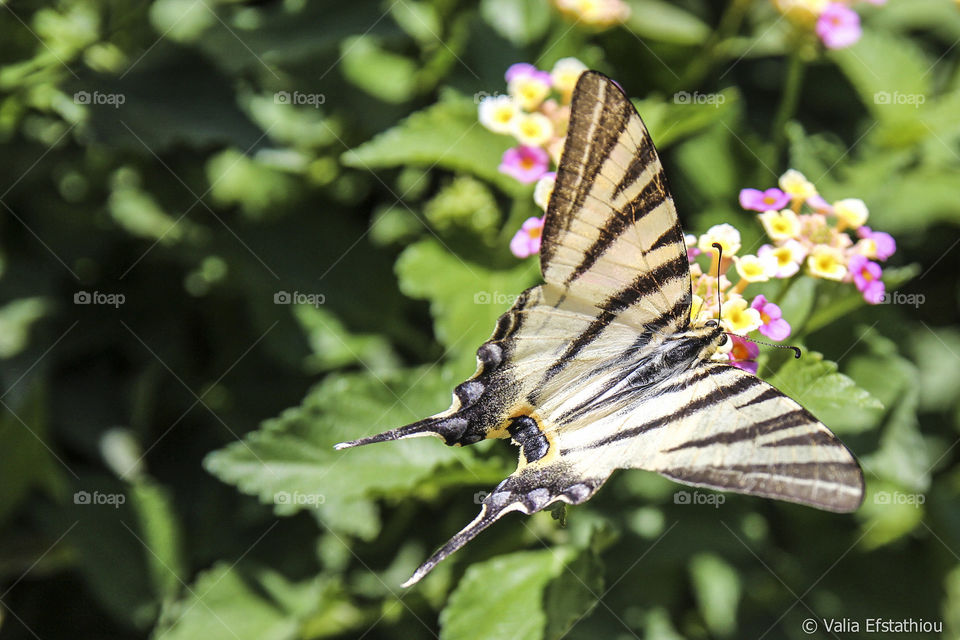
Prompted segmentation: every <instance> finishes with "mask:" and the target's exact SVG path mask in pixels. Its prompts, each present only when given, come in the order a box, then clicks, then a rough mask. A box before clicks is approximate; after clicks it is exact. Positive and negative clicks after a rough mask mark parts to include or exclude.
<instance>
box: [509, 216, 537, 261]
mask: <svg viewBox="0 0 960 640" xmlns="http://www.w3.org/2000/svg"><path fill="white" fill-rule="evenodd" d="M542 235H543V218H527V219H526V220H525V221H524V223H523V225H522V226H521V227H520V230H519V231H517V233H516V234H515V235H514V236H513V240H511V241H510V251H511V252H513V255H515V256H517V257H518V258H527V257H529V256H532V255H534V254H536V253H539V252H540V237H541V236H542Z"/></svg>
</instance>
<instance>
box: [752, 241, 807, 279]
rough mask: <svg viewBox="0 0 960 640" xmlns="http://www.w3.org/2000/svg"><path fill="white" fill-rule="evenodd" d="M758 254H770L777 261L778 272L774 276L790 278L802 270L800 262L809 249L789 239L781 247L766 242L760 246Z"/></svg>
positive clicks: (761, 255)
mask: <svg viewBox="0 0 960 640" xmlns="http://www.w3.org/2000/svg"><path fill="white" fill-rule="evenodd" d="M757 254H758V255H759V256H760V257H761V258H763V257H764V256H770V257H772V258H773V259H774V260H775V261H776V267H777V270H776V273H775V274H774V277H777V278H789V277H791V276H792V275H793V274H795V273H796V272H797V271H799V270H800V263H802V262H803V259H804V257H806V255H807V250H806V249H805V248H804V246H803V245H802V244H800V243H799V242H797V241H796V240H787V241H786V242H784V243H783V244H782V245H780V246H779V247H774V246H771V245H769V244H765V245H763V246H762V247H760V250H759V251H758V252H757Z"/></svg>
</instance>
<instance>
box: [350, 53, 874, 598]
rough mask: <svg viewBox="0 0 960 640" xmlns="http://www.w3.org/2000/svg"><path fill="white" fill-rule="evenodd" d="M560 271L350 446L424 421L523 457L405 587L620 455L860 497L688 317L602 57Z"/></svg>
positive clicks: (578, 107) (645, 142)
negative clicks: (394, 414)
mask: <svg viewBox="0 0 960 640" xmlns="http://www.w3.org/2000/svg"><path fill="white" fill-rule="evenodd" d="M540 267H541V271H542V272H543V278H544V281H545V284H542V285H539V286H535V287H533V288H531V289H528V290H527V291H525V292H523V293H522V294H521V295H520V296H519V297H518V299H517V301H516V303H515V304H514V305H513V307H512V308H511V309H510V310H509V311H507V312H506V313H505V314H503V315H502V316H501V317H500V318H499V319H498V320H497V325H496V328H495V330H494V332H493V335H492V336H491V337H490V339H489V340H488V341H487V342H485V343H483V344H482V345H481V346H480V348H479V349H478V350H477V362H478V367H477V371H476V373H475V374H474V375H473V377H472V378H470V379H469V380H467V381H466V382H463V383H462V384H460V385H458V386H457V387H456V388H455V389H454V395H453V404H452V406H451V407H450V408H449V409H448V410H447V411H444V412H443V413H439V414H437V415H434V416H431V417H429V418H425V419H423V420H420V421H418V422H414V423H413V424H409V425H407V426H403V427H399V428H397V429H393V430H390V431H387V432H385V433H381V434H379V435H375V436H371V437H367V438H362V439H360V440H354V441H352V442H344V443H340V444H338V445H337V448H338V449H343V448H348V447H355V446H358V445H365V444H370V443H374V442H384V441H389V440H396V439H399V438H411V437H417V436H435V437H440V438H442V439H443V440H444V442H445V443H446V444H448V445H453V446H464V445H470V444H474V443H476V442H479V441H480V440H484V439H486V438H510V439H511V440H512V441H513V443H514V444H516V445H517V446H518V447H519V449H520V452H519V458H520V459H519V463H518V466H517V470H516V471H514V472H513V473H512V474H511V475H510V476H509V477H507V478H506V479H505V480H504V481H503V482H501V483H500V484H499V485H497V487H496V488H495V489H493V491H491V492H490V493H489V494H488V495H487V496H486V498H484V500H483V501H482V503H481V506H480V514H479V515H478V516H477V517H476V518H475V519H474V520H473V521H472V522H471V523H470V524H468V525H467V526H466V527H465V528H464V529H463V530H461V531H460V532H459V533H457V534H456V535H455V536H453V538H451V539H450V540H449V541H448V542H447V543H446V544H445V545H443V547H441V548H440V549H439V550H438V551H437V552H436V553H434V554H433V555H432V556H431V557H430V558H429V559H428V560H426V562H424V563H423V565H421V566H420V568H419V569H417V571H416V572H415V573H414V575H413V576H412V577H411V578H410V579H409V580H408V581H407V582H406V583H405V584H404V586H410V585H412V584H414V583H416V582H417V581H419V580H420V579H422V578H423V577H424V576H425V575H426V574H427V573H428V572H430V571H431V570H432V569H433V568H434V567H435V566H436V565H437V564H438V563H439V562H440V561H442V560H443V559H444V558H446V557H447V556H449V555H450V554H452V553H453V552H455V551H456V550H458V549H460V548H461V547H462V546H463V545H465V544H466V543H467V542H469V541H470V540H472V539H473V538H474V537H475V536H476V535H477V534H479V533H480V532H481V531H483V530H484V529H486V528H487V527H489V526H490V525H491V524H493V523H494V522H496V521H497V520H499V519H500V518H501V517H503V516H504V515H505V514H507V513H509V512H511V511H520V512H522V513H525V514H528V515H529V514H533V513H535V512H537V511H540V510H541V509H543V508H545V507H547V506H548V505H551V504H553V503H556V502H565V503H567V504H571V505H575V504H580V503H582V502H584V501H586V500H588V499H589V498H590V497H591V496H593V495H594V494H595V493H596V492H597V490H598V489H600V487H601V486H602V485H603V483H604V482H606V480H607V479H608V478H609V477H610V475H611V474H612V473H613V471H614V470H616V469H646V470H649V471H655V472H657V473H660V474H662V475H664V476H666V477H667V478H670V479H672V480H675V481H677V482H681V483H684V484H688V485H693V486H698V487H709V488H712V489H719V490H727V491H735V492H738V493H744V494H750V495H756V496H763V497H768V498H777V499H781V500H787V501H790V502H797V503H801V504H806V505H810V506H813V507H817V508H820V509H825V510H829V511H837V512H849V511H853V510H855V509H856V508H857V507H858V506H859V505H860V503H861V502H862V501H863V492H864V483H863V473H862V472H861V470H860V467H859V465H858V464H857V461H856V459H855V458H854V456H853V455H852V454H851V452H850V451H849V450H848V449H847V448H846V447H845V446H844V445H843V444H842V443H841V442H840V441H839V440H838V439H837V437H836V436H834V435H833V434H832V433H831V432H830V431H829V430H828V429H827V428H826V427H825V426H824V425H823V424H821V423H820V422H819V421H818V420H817V419H816V418H815V417H814V416H813V415H812V414H811V413H810V412H808V411H807V410H806V409H804V408H803V407H801V406H800V405H799V404H798V403H797V402H795V401H794V400H791V399H790V398H789V397H787V396H786V395H784V394H783V393H781V392H780V391H779V390H777V389H776V388H774V387H773V386H772V385H770V384H768V383H766V382H764V381H763V380H761V379H760V378H758V377H756V376H754V375H752V374H750V373H747V372H746V371H743V370H741V369H738V368H736V367H733V366H730V365H729V364H725V363H722V362H720V361H718V360H716V359H713V358H712V357H711V356H712V355H713V354H714V353H715V352H716V351H717V349H718V347H720V346H721V345H722V344H723V343H724V341H725V340H727V339H729V338H728V336H727V335H726V333H725V332H724V329H723V327H722V326H721V325H719V323H717V322H716V321H715V320H708V321H706V322H705V323H700V324H697V323H694V322H693V321H692V320H691V304H692V294H691V278H690V267H689V260H688V258H687V250H686V246H685V244H684V238H683V233H682V231H681V228H680V224H679V221H678V219H677V213H676V209H675V207H674V203H673V197H672V196H671V195H670V191H669V189H668V188H667V182H666V178H665V176H664V171H663V167H662V165H661V163H660V159H659V157H658V155H657V151H656V149H655V148H654V146H653V142H652V141H651V139H650V135H649V133H648V132H647V129H646V127H645V126H644V124H643V121H642V120H641V119H640V116H639V115H638V114H637V111H636V109H635V108H634V107H633V105H632V104H631V102H630V100H629V99H628V98H627V97H626V95H624V93H623V91H622V90H621V89H620V88H619V86H618V85H617V84H616V83H614V82H613V81H612V80H610V79H609V78H607V77H606V76H605V75H603V74H601V73H599V72H596V71H586V72H584V73H583V74H582V75H581V76H580V78H579V80H578V81H577V84H576V88H575V89H574V93H573V99H572V105H571V114H570V124H569V128H568V133H567V138H566V142H565V145H564V149H563V153H562V155H561V159H560V164H559V168H558V170H557V177H556V184H555V186H554V190H553V193H552V195H551V197H550V201H549V205H548V208H547V212H546V216H545V219H544V226H543V236H542V243H541V249H540Z"/></svg>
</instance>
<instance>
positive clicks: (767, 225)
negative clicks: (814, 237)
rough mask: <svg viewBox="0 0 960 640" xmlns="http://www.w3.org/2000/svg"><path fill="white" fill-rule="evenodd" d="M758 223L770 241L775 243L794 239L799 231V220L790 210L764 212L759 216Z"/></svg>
mask: <svg viewBox="0 0 960 640" xmlns="http://www.w3.org/2000/svg"><path fill="white" fill-rule="evenodd" d="M760 223H761V224H762V225H763V228H764V229H765V230H766V232H767V235H768V236H770V239H771V240H775V241H777V242H779V241H781V240H789V239H790V238H796V237H797V236H799V235H800V231H801V226H800V218H799V217H798V216H797V214H795V213H794V212H793V211H791V210H790V209H784V210H783V211H764V212H763V213H761V214H760Z"/></svg>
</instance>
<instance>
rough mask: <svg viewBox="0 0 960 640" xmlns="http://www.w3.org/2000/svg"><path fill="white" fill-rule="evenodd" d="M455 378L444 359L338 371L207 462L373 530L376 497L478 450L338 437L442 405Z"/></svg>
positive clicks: (351, 530) (234, 478)
mask: <svg viewBox="0 0 960 640" xmlns="http://www.w3.org/2000/svg"><path fill="white" fill-rule="evenodd" d="M454 384H455V381H454V380H453V378H452V377H450V376H449V375H446V374H444V373H442V372H441V371H440V370H439V369H414V370H404V371H399V372H395V373H392V374H389V375H384V376H380V377H378V376H376V375H374V374H369V373H368V374H346V375H331V376H329V377H328V378H326V379H325V380H324V381H323V382H322V383H321V384H319V385H317V386H316V387H314V389H312V390H311V391H310V393H308V394H307V396H306V398H304V400H303V403H302V404H301V405H300V406H299V407H294V408H292V409H288V410H287V411H285V412H284V413H283V414H281V415H280V416H279V417H277V418H274V419H272V420H267V421H266V422H264V423H263V425H262V426H261V427H260V429H259V430H257V431H255V432H253V433H251V434H249V435H248V436H246V437H245V438H244V439H243V441H242V442H236V443H233V444H230V445H228V446H227V447H224V448H223V449H220V450H218V451H215V452H213V453H211V454H209V455H208V456H207V457H206V459H205V460H204V467H205V468H206V469H207V470H208V471H209V472H210V473H212V474H214V475H215V476H217V477H218V478H220V479H221V480H223V481H224V482H228V483H230V484H233V485H236V486H237V488H238V489H240V491H242V492H244V493H247V494H250V495H255V496H258V497H259V498H260V500H261V502H263V503H266V504H272V505H275V510H276V512H277V513H278V514H280V515H290V514H292V513H295V512H297V511H300V510H304V509H311V510H315V513H316V515H317V516H318V518H319V519H320V520H321V521H322V522H323V523H324V524H325V525H326V526H328V527H330V528H331V529H333V530H335V531H338V532H342V533H347V534H352V535H358V536H361V537H364V538H366V539H370V538H372V537H373V536H375V535H376V533H377V531H378V528H379V525H378V524H377V522H376V520H375V518H376V510H375V508H374V506H373V503H372V500H373V499H374V498H375V497H378V496H385V495H392V496H397V495H404V494H406V493H408V492H410V491H411V490H412V489H414V488H415V487H416V486H417V485H418V484H419V483H420V482H421V481H422V480H424V479H425V478H427V477H429V476H430V475H431V474H432V473H433V471H434V469H435V468H436V467H438V466H440V465H446V464H456V463H457V461H458V460H460V461H463V460H465V459H469V457H470V453H469V452H467V451H459V452H454V451H453V450H452V449H450V448H447V447H446V446H444V445H443V444H442V443H440V442H437V441H433V440H432V439H430V440H422V439H421V440H417V441H410V440H405V441H399V442H394V443H390V445H389V446H380V447H378V446H370V447H361V448H358V449H351V450H347V451H334V450H333V445H334V444H336V443H338V442H343V441H345V440H352V439H355V438H359V437H362V436H367V435H371V434H374V433H378V432H380V431H385V430H387V429H389V428H392V427H398V426H401V425H404V424H408V423H410V422H413V421H415V420H418V419H420V418H423V417H424V416H428V415H431V414H434V413H437V412H439V411H442V410H443V409H444V408H446V407H447V406H448V405H449V399H450V389H451V388H452V387H453V385H454Z"/></svg>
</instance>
